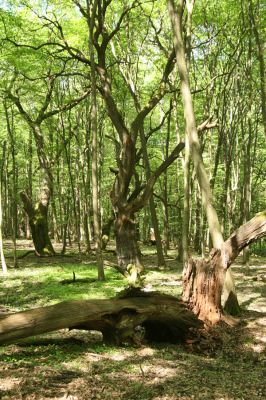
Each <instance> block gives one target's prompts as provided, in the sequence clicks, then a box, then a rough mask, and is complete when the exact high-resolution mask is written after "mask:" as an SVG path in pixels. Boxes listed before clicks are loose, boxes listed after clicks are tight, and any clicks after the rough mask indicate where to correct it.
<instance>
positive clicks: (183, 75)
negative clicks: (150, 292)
mask: <svg viewBox="0 0 266 400" xmlns="http://www.w3.org/2000/svg"><path fill="white" fill-rule="evenodd" d="M183 5H184V1H183V0H179V1H178V5H177V8H176V9H175V5H174V0H168V10H169V15H170V20H171V23H172V28H173V34H174V48H175V52H176V64H177V68H178V73H179V77H180V86H181V95H182V101H183V106H184V117H185V122H186V132H187V135H188V140H189V146H190V151H191V157H192V160H193V164H194V167H195V171H196V176H197V179H198V182H199V185H200V188H201V192H202V201H203V206H204V209H205V212H206V216H207V220H208V226H209V229H210V235H211V238H212V244H213V246H214V247H215V248H216V249H219V250H221V248H222V246H223V243H224V240H223V236H222V231H221V226H220V223H219V220H218V216H217V213H216V210H215V208H214V206H213V200H212V193H211V187H210V183H209V179H208V176H207V173H206V170H205V166H204V163H203V159H202V155H201V147H200V142H199V137H198V131H197V126H196V119H195V113H194V108H193V102H192V95H191V90H190V83H189V74H188V70H187V65H186V58H185V51H184V44H183V38H182V14H183ZM185 273H186V272H185ZM218 275H219V274H218ZM210 287H211V286H210ZM209 291H210V289H209ZM230 294H231V293H230ZM232 296H233V298H234V300H235V301H237V298H236V296H235V294H233V293H232ZM194 300H195V301H197V300H196V299H194Z"/></svg>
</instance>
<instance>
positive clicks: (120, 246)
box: [115, 214, 141, 274]
mask: <svg viewBox="0 0 266 400" xmlns="http://www.w3.org/2000/svg"><path fill="white" fill-rule="evenodd" d="M115 236H116V252H117V260H118V266H119V269H120V271H121V272H122V273H123V274H124V273H125V272H126V270H127V267H128V265H130V264H133V265H141V252H140V249H139V245H138V242H137V239H136V238H137V235H136V224H135V220H134V216H133V215H127V214H120V215H118V217H117V219H116V221H115Z"/></svg>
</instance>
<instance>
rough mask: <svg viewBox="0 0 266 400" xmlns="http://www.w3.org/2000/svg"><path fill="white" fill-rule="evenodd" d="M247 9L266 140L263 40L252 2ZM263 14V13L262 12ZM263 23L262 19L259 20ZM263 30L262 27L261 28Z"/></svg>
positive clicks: (250, 1)
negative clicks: (255, 53)
mask: <svg viewBox="0 0 266 400" xmlns="http://www.w3.org/2000/svg"><path fill="white" fill-rule="evenodd" d="M248 8H249V18H250V25H251V28H252V30H253V33H254V36H255V42H256V46H257V59H258V62H259V72H260V97H261V111H262V122H263V128H264V135H265V140H266V92H265V61H264V60H265V59H264V49H263V47H264V46H263V38H261V37H260V32H259V29H258V27H257V24H256V20H255V18H254V11H253V2H252V0H249V1H248ZM262 12H263V11H262ZM261 20H262V21H263V18H262V19H261ZM262 29H263V26H262ZM262 32H263V31H262Z"/></svg>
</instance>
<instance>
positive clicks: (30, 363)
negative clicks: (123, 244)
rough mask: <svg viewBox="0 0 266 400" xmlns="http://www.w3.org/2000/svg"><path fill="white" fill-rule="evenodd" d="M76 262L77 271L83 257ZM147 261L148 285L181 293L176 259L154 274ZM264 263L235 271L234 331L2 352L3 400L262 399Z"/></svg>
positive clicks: (36, 344)
mask: <svg viewBox="0 0 266 400" xmlns="http://www.w3.org/2000/svg"><path fill="white" fill-rule="evenodd" d="M77 259H79V261H80V262H81V264H82V262H83V261H82V258H78V256H77ZM144 260H145V263H146V264H147V265H148V268H150V270H151V271H153V273H151V274H150V273H149V274H148V275H147V282H146V284H147V285H149V286H151V287H153V288H154V289H156V290H158V289H159V290H162V291H166V292H167V291H168V292H169V290H170V292H171V290H172V289H173V290H176V288H178V290H179V291H180V270H178V271H177V270H176V261H175V259H174V257H169V259H168V260H167V264H168V268H167V270H166V271H160V273H158V274H157V272H156V270H155V267H154V264H155V256H154V254H147V255H146V256H144ZM47 261H48V260H47V259H46V260H41V261H40V264H42V265H45V263H47ZM265 261H266V260H265V259H262V258H259V257H252V259H251V263H250V266H249V267H248V268H244V267H243V266H242V265H241V263H240V261H238V263H236V264H235V265H234V266H233V272H234V276H235V278H236V288H237V293H238V298H239V301H240V305H241V308H242V314H241V318H240V323H239V325H237V326H235V327H228V326H225V325H221V326H220V327H217V328H215V329H213V330H212V331H209V332H202V334H200V335H198V336H195V338H194V339H193V340H188V341H187V342H186V343H177V344H171V345H169V344H167V343H162V344H154V343H145V342H142V343H140V344H139V346H135V347H132V346H129V345H128V346H127V345H124V346H123V347H119V348H117V347H108V346H105V345H104V344H102V342H101V335H100V334H99V333H98V332H90V333H88V332H85V331H76V330H72V331H68V330H62V331H59V332H55V333H51V334H49V335H48V334H47V335H42V336H39V337H35V338H31V339H27V340H25V341H23V342H20V343H17V344H12V345H9V346H2V347H1V348H0V399H2V400H20V399H23V400H24V399H25V400H35V399H36V400H37V399H38V400H40V399H47V400H48V399H58V400H59V399H60V400H63V399H68V400H86V399H88V400H90V399H102V400H108V399H120V400H137V399H142V400H192V399H195V400H197V399H203V400H204V399H206V400H209V399H210V400H211V399H212V400H256V399H265V398H266V385H265V382H266V379H265V372H266V353H265V342H266V303H265V294H266V289H265V274H266V270H265V266H266V262H265ZM49 262H50V260H49ZM53 262H59V261H53ZM29 263H35V264H36V268H38V267H39V265H40V264H38V263H37V262H36V261H32V259H28V261H27V258H25V259H24V260H23V262H21V264H20V270H21V271H22V270H23V268H27V266H28V264H29ZM60 263H62V260H60ZM106 263H107V264H108V263H112V255H110V254H107V255H106ZM154 271H155V272H154ZM14 276H15V275H14ZM1 279H2V278H1ZM10 279H11V278H10ZM14 279H15V278H14ZM107 284H108V283H107ZM2 290H3V292H4V289H2ZM36 290H38V289H36ZM2 295H3V298H5V297H4V295H5V293H2ZM0 296H1V294H0Z"/></svg>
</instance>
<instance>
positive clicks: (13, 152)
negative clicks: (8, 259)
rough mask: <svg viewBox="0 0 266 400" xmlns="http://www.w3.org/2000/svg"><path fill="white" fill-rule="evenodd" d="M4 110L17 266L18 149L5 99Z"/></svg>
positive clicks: (13, 237)
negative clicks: (10, 174)
mask: <svg viewBox="0 0 266 400" xmlns="http://www.w3.org/2000/svg"><path fill="white" fill-rule="evenodd" d="M4 110H5V116H6V125H7V132H8V136H9V140H10V146H11V157H12V195H11V201H12V240H13V247H14V267H17V214H18V209H17V199H16V197H17V165H16V150H15V140H16V139H15V137H14V124H13V112H12V119H11V121H10V117H9V114H8V109H7V104H6V101H4Z"/></svg>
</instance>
